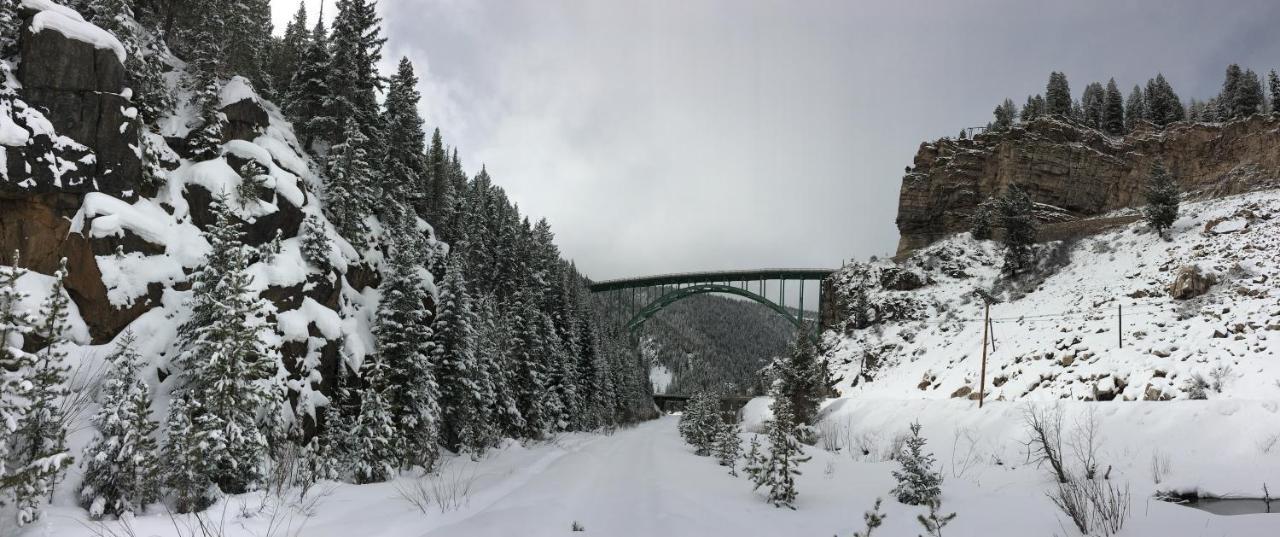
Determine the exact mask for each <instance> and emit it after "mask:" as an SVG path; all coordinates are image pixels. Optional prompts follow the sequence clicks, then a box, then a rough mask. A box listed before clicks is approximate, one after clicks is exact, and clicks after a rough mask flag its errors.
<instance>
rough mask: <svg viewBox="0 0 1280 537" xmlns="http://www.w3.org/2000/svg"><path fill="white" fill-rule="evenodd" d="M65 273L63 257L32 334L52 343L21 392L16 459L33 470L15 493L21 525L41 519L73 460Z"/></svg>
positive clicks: (37, 358) (34, 358)
mask: <svg viewBox="0 0 1280 537" xmlns="http://www.w3.org/2000/svg"><path fill="white" fill-rule="evenodd" d="M66 274H67V260H66V258H63V259H62V260H61V262H60V266H59V269H58V270H57V271H55V272H54V274H53V285H52V286H51V288H50V289H49V296H48V297H47V298H46V299H45V300H44V303H43V304H42V305H41V307H40V313H39V321H38V323H37V324H36V327H35V329H34V330H33V332H35V333H36V334H39V335H40V336H42V337H44V338H46V339H47V340H48V344H46V345H45V347H44V348H43V349H41V350H40V351H38V352H36V353H35V354H34V355H33V356H32V360H31V364H30V365H31V368H30V370H29V371H28V373H27V376H26V379H25V382H23V383H21V384H20V385H19V387H18V392H17V395H18V397H19V398H21V399H22V400H23V401H25V402H26V409H25V411H24V412H23V414H22V417H21V419H19V420H18V427H17V431H15V433H14V436H15V437H16V438H18V439H19V441H20V442H21V444H20V445H21V451H19V452H18V461H19V464H21V465H22V466H24V467H26V468H28V469H30V470H28V473H27V477H26V479H24V480H22V482H21V483H19V485H18V487H17V489H16V493H17V504H18V520H19V523H27V522H32V521H34V520H36V519H38V518H39V517H40V504H42V503H45V502H50V501H52V500H53V491H54V488H55V487H56V486H57V484H58V481H60V480H61V477H62V471H63V470H64V469H65V468H66V467H67V466H68V465H70V464H71V462H72V459H71V457H70V455H69V454H68V452H67V419H68V418H67V416H66V413H65V410H64V408H63V406H62V400H63V398H65V397H66V396H67V394H68V393H70V391H69V389H68V386H67V374H68V372H69V371H70V369H71V368H70V366H68V365H66V363H65V362H66V358H67V351H66V346H67V345H68V344H69V343H70V340H69V339H68V334H67V331H68V329H69V327H68V323H69V318H70V311H69V308H70V303H71V300H70V299H69V298H68V297H67V294H66V291H65V289H64V288H63V279H64V278H65V277H66Z"/></svg>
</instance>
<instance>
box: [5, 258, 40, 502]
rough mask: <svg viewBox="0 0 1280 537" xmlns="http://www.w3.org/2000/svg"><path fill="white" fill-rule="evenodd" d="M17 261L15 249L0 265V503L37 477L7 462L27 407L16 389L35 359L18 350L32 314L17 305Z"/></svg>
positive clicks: (21, 296) (19, 301)
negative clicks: (5, 262)
mask: <svg viewBox="0 0 1280 537" xmlns="http://www.w3.org/2000/svg"><path fill="white" fill-rule="evenodd" d="M19 261H20V259H19V256H18V252H16V251H15V252H13V256H12V257H11V258H10V261H9V266H8V267H4V266H0V506H3V505H5V504H6V503H8V502H10V501H12V500H11V499H10V497H11V496H14V495H15V494H14V493H15V492H16V491H17V490H16V489H17V488H18V487H19V485H24V484H25V483H26V482H27V481H28V480H31V479H34V478H36V477H37V475H36V472H35V471H34V470H33V469H31V468H29V467H27V466H25V465H22V464H16V465H13V464H11V463H19V461H18V460H16V458H15V457H14V455H15V454H16V453H17V452H18V449H19V438H18V435H17V432H18V423H19V422H20V421H22V420H23V419H24V417H23V416H24V415H25V414H26V413H27V410H28V401H27V400H26V399H24V398H22V397H20V395H21V393H20V392H22V391H25V390H26V385H27V382H28V381H27V379H26V378H25V375H26V373H27V371H28V370H29V369H30V368H31V366H32V364H33V363H34V362H35V360H34V356H32V355H31V353H28V352H26V351H24V350H22V341H23V339H24V337H25V335H26V334H28V333H30V332H31V331H32V329H33V328H34V326H35V318H34V317H33V316H32V315H31V314H30V313H29V312H27V311H24V310H23V309H21V304H22V302H23V301H25V300H26V299H27V295H26V293H23V292H22V290H21V289H19V288H18V277H19V276H21V271H20V269H19V268H18V266H19Z"/></svg>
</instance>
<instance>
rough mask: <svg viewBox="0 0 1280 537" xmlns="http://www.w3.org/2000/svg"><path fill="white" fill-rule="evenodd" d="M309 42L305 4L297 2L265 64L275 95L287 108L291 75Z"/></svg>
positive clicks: (290, 91) (291, 83)
mask: <svg viewBox="0 0 1280 537" xmlns="http://www.w3.org/2000/svg"><path fill="white" fill-rule="evenodd" d="M310 44H311V32H310V30H308V28H307V5H306V3H303V2H299V3H298V11H296V12H294V14H293V19H290V20H289V24H288V25H286V26H285V27H284V36H283V37H281V38H280V39H278V40H276V41H275V42H274V43H273V44H272V46H271V54H270V55H269V61H268V64H267V66H268V67H267V73H268V74H269V75H270V77H271V81H272V83H273V84H274V85H275V87H274V88H273V89H274V90H275V95H276V96H277V97H278V98H280V99H281V103H280V104H281V105H282V107H284V108H286V109H287V108H288V104H289V100H290V99H291V98H292V97H293V77H294V74H295V73H297V72H298V68H299V67H300V66H301V65H302V57H303V55H304V54H306V52H307V48H308V47H309V46H310Z"/></svg>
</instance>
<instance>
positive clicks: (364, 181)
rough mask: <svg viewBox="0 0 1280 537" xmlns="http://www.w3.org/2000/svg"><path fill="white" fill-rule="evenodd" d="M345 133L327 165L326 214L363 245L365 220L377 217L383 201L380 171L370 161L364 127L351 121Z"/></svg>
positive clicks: (366, 232) (338, 226)
mask: <svg viewBox="0 0 1280 537" xmlns="http://www.w3.org/2000/svg"><path fill="white" fill-rule="evenodd" d="M342 132H343V134H342V141H341V142H340V143H337V144H334V146H333V147H332V148H330V150H329V157H328V160H327V162H326V163H325V169H326V172H327V175H328V180H327V181H325V185H324V200H325V211H326V213H327V214H328V216H329V221H331V222H333V224H334V226H336V227H337V228H338V232H339V233H341V234H342V236H343V237H346V238H347V240H349V241H351V243H352V244H355V245H361V244H363V243H364V241H365V240H366V239H367V238H368V237H367V236H366V235H367V234H368V229H367V228H366V226H365V223H364V217H365V216H368V215H371V214H373V207H374V204H375V200H378V199H379V194H378V192H377V190H376V185H377V183H378V180H377V172H376V169H375V167H374V166H373V165H372V161H371V160H370V151H369V150H370V142H369V138H368V137H366V136H365V135H364V133H363V132H362V131H361V130H360V125H359V124H358V123H356V121H355V120H354V119H351V118H348V119H347V122H346V124H345V127H344V128H343V130H342Z"/></svg>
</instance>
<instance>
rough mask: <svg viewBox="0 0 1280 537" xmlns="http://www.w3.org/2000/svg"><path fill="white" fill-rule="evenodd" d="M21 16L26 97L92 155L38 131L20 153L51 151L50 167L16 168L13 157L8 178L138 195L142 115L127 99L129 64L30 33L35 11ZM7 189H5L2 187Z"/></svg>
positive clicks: (53, 187) (52, 34) (51, 33)
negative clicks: (138, 148)
mask: <svg viewBox="0 0 1280 537" xmlns="http://www.w3.org/2000/svg"><path fill="white" fill-rule="evenodd" d="M23 14H24V15H25V17H26V18H25V22H24V24H23V32H22V36H21V39H20V44H21V55H22V59H23V61H22V63H21V64H20V67H19V70H18V80H19V81H21V82H22V100H23V101H25V104H26V105H28V106H30V107H32V108H34V109H36V110H38V111H39V112H40V113H41V114H42V115H43V116H44V119H46V120H47V121H48V122H49V123H50V124H51V125H52V127H53V129H54V131H56V132H57V134H58V135H61V136H65V137H67V138H70V139H71V140H72V141H74V142H75V143H76V144H79V145H81V146H84V148H85V149H87V152H85V151H84V150H83V149H80V148H74V147H67V145H68V144H65V143H63V142H62V141H60V140H58V139H57V138H56V137H55V136H52V135H50V134H48V133H46V134H43V135H40V134H37V135H36V136H34V137H33V139H32V140H31V141H30V142H29V143H28V144H27V146H26V147H23V148H20V149H18V152H23V153H27V154H28V155H29V156H32V157H35V156H38V155H41V154H43V153H52V155H51V156H49V157H47V158H45V160H46V161H47V162H45V164H46V165H45V166H34V167H32V168H31V171H30V172H27V170H26V169H15V168H13V166H15V165H16V164H14V163H13V160H15V159H10V164H9V170H8V171H9V177H10V178H13V177H15V176H17V175H25V176H28V177H29V178H30V179H32V180H33V184H30V185H26V186H25V187H24V190H26V191H28V192H30V191H37V192H64V193H65V192H91V191H98V192H109V193H112V194H117V195H119V194H122V193H128V192H132V191H135V190H136V188H137V178H138V177H139V175H140V173H141V169H142V164H141V160H140V159H139V154H138V151H137V149H136V147H137V146H138V137H139V131H138V128H139V127H138V120H137V111H136V109H134V108H133V107H132V105H131V104H130V103H129V99H128V98H126V97H125V95H126V94H125V86H124V65H123V64H122V63H121V60H120V58H119V56H117V54H116V53H115V52H114V51H113V50H111V49H108V48H100V47H97V46H95V45H94V44H93V43H88V42H85V41H81V40H77V39H73V38H71V37H68V36H66V35H63V34H62V33H61V32H59V31H58V30H56V29H53V28H42V29H40V30H39V31H32V30H31V28H32V25H31V24H30V22H31V20H32V17H34V16H35V15H36V14H37V13H36V12H34V11H31V10H23ZM23 127H24V128H26V129H27V130H28V131H31V132H33V133H39V131H40V130H41V129H39V128H38V127H36V126H33V125H23ZM78 149H80V150H79V151H77V150H78ZM16 160H19V161H23V160H26V159H23V158H21V157H19V158H18V159H16ZM2 189H5V188H4V185H0V190H2ZM8 190H13V188H9V189H8Z"/></svg>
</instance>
